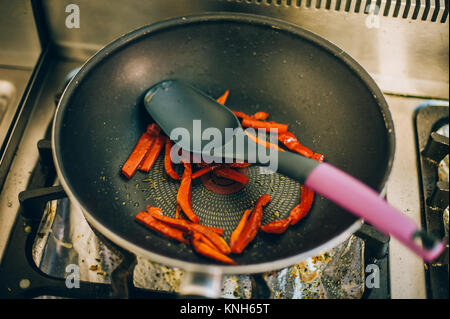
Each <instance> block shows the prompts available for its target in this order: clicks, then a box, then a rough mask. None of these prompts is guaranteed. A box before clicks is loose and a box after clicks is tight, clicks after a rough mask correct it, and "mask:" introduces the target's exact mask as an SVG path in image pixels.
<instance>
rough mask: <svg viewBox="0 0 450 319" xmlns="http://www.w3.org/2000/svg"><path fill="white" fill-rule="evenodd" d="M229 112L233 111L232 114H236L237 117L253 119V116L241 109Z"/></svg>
mask: <svg viewBox="0 0 450 319" xmlns="http://www.w3.org/2000/svg"><path fill="white" fill-rule="evenodd" d="M231 112H233V114H234V115H236V116H237V117H239V118H241V119H250V120H254V118H253V117H252V116H251V115H248V114H245V113H244V112H241V111H231Z"/></svg>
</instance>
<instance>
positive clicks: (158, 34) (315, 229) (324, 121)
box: [54, 19, 392, 265]
mask: <svg viewBox="0 0 450 319" xmlns="http://www.w3.org/2000/svg"><path fill="white" fill-rule="evenodd" d="M188 22H189V21H184V23H182V24H179V23H173V24H172V25H171V26H170V27H164V28H161V29H157V30H154V31H152V32H145V30H141V31H138V32H137V33H138V34H139V36H136V33H135V34H134V36H133V39H132V41H129V39H126V37H125V38H122V40H120V41H122V45H120V46H118V47H117V48H115V49H114V50H111V51H108V47H107V48H106V49H104V52H101V53H100V54H99V55H98V56H97V57H96V58H95V59H93V60H92V61H91V62H89V63H88V64H87V65H86V66H85V68H84V69H85V70H84V72H80V74H79V75H78V76H77V77H76V78H75V79H74V81H72V83H71V84H70V86H69V88H68V90H67V91H66V94H65V95H64V96H63V98H62V101H61V104H60V106H59V110H58V113H57V116H56V118H55V121H56V123H55V130H54V143H55V154H56V159H57V162H58V165H59V168H60V172H61V174H62V175H63V176H64V179H65V181H66V183H67V186H68V187H69V188H70V190H71V192H72V193H73V195H74V196H75V197H76V198H77V199H78V201H79V203H80V204H81V205H82V207H83V209H84V210H85V211H86V212H87V213H88V214H90V215H91V216H92V218H93V219H95V220H96V222H97V223H99V224H100V225H102V226H103V227H106V228H107V229H108V230H109V231H111V232H112V233H114V234H116V235H117V236H119V237H121V238H122V239H123V240H124V241H126V242H130V243H132V244H133V245H136V246H139V247H141V248H142V249H145V250H147V251H150V252H152V253H156V254H159V255H163V256H166V257H170V258H174V259H178V260H183V261H188V262H195V263H202V264H209V263H213V264H214V263H215V262H214V261H211V260H209V259H206V258H204V257H202V256H199V255H197V254H196V253H194V252H193V251H192V249H191V248H190V247H189V246H186V245H184V244H179V243H176V242H174V241H172V240H169V239H166V238H164V237H162V236H160V235H158V234H156V233H154V232H153V231H151V230H149V229H146V228H145V227H143V226H142V225H140V224H138V223H137V222H136V221H135V216H136V214H137V213H138V212H139V211H140V210H143V209H145V207H146V205H147V204H152V205H155V206H160V207H161V208H163V209H164V210H165V211H167V214H168V215H173V213H174V211H175V196H176V191H177V189H178V185H179V184H178V183H179V182H176V181H172V180H170V178H169V177H167V176H166V175H165V173H164V170H163V164H162V158H161V156H160V158H159V159H158V161H157V163H156V164H155V166H154V167H153V168H152V170H151V172H150V173H148V174H144V173H142V172H137V173H136V174H135V176H134V177H133V178H132V179H131V180H127V179H125V178H124V177H123V176H122V175H121V173H120V168H121V165H122V164H123V163H124V162H125V161H126V159H127V157H128V155H129V154H130V153H131V151H132V149H133V148H134V146H135V144H136V142H137V140H138V138H139V136H140V135H141V134H142V132H143V131H144V130H145V127H146V125H147V124H148V123H150V122H151V119H150V118H149V116H148V115H147V113H146V112H145V110H144V107H143V105H142V103H141V102H142V96H143V94H144V93H145V91H146V90H147V89H148V88H149V87H151V86H152V85H153V84H155V83H157V82H160V81H162V80H164V79H168V78H178V79H182V80H184V81H187V82H188V83H191V84H192V85H194V86H196V87H198V88H200V89H201V90H203V91H205V92H206V93H208V94H209V95H211V96H212V97H218V96H220V95H221V94H222V93H223V92H224V91H225V90H226V89H229V90H230V95H229V98H228V101H227V105H228V106H229V107H230V108H231V109H234V110H239V111H244V112H246V113H254V112H256V111H266V112H268V113H270V119H271V120H273V121H276V122H280V123H287V124H289V127H290V130H291V131H292V132H293V133H294V134H295V135H296V136H298V137H299V140H300V142H301V143H302V144H304V145H306V146H307V147H309V148H311V149H312V150H313V151H315V152H319V153H321V154H324V155H325V158H326V160H327V161H328V162H330V163H332V164H333V165H335V166H336V167H338V168H340V169H342V170H344V171H346V172H348V173H350V174H352V175H353V176H355V177H357V178H359V179H361V180H362V181H363V182H365V183H367V184H368V185H370V186H372V187H373V188H375V189H380V188H381V186H382V183H383V180H384V178H385V174H386V172H387V171H388V169H389V159H390V158H391V156H392V154H391V151H390V149H391V145H390V143H391V142H390V137H389V134H388V130H387V126H388V124H387V122H386V114H384V116H383V112H382V110H381V108H380V105H379V104H378V99H379V98H382V97H378V98H377V97H374V96H373V92H372V91H371V90H370V89H369V88H368V87H367V85H366V84H365V83H364V82H363V81H362V80H361V78H360V77H359V76H358V75H357V74H356V73H355V72H354V71H352V70H351V69H350V68H349V67H348V65H347V64H346V63H344V62H343V61H342V60H340V59H339V58H336V56H335V54H334V53H333V52H330V51H328V50H325V49H323V48H322V47H321V46H320V45H318V44H317V43H316V42H314V41H311V40H310V39H309V38H308V37H307V36H303V35H302V33H301V32H300V33H298V34H295V33H292V32H287V31H283V27H282V26H281V27H273V26H272V25H270V24H263V23H256V22H255V21H251V22H247V21H244V20H243V19H238V20H235V19H222V20H221V19H216V20H214V19H212V20H205V21H201V22H191V23H188ZM147 31H148V30H147ZM305 34H307V33H305ZM100 58H101V59H100ZM173 116H177V115H176V114H174V115H173ZM248 174H249V176H250V177H251V181H250V182H249V184H248V185H247V186H246V187H244V188H243V189H242V190H240V191H239V192H237V193H234V194H229V195H219V194H213V193H211V192H209V191H207V190H206V191H205V188H204V186H203V185H202V184H201V183H199V182H196V183H194V187H193V194H192V200H193V206H194V210H195V211H196V212H197V213H198V215H199V217H200V220H201V222H202V223H205V224H210V225H212V226H216V227H223V228H225V229H226V230H227V232H226V236H229V235H230V234H231V231H232V229H234V227H235V226H236V224H237V223H238V221H239V219H240V216H241V214H242V213H243V210H244V209H245V208H249V207H251V206H252V202H253V203H254V202H255V201H256V200H257V198H258V197H259V195H261V194H263V193H269V194H271V195H272V198H273V199H272V202H271V203H270V205H269V206H268V207H267V208H266V209H265V211H264V214H265V215H264V220H263V223H265V222H268V221H270V220H273V219H275V218H283V217H285V216H287V214H288V213H289V210H290V209H291V208H292V207H293V206H295V205H296V204H297V203H298V200H299V196H300V193H299V189H300V185H299V184H298V183H296V182H294V181H291V180H290V179H288V178H282V177H281V176H280V175H278V174H274V175H261V174H259V169H258V167H251V168H249V170H248ZM277 212H278V214H277ZM355 221H356V218H355V217H353V216H352V215H350V214H349V213H347V212H345V211H343V210H342V209H340V208H338V207H337V206H335V205H334V204H332V203H330V202H329V201H328V200H326V199H324V198H322V197H320V196H316V198H315V202H314V205H313V207H312V210H311V212H310V213H309V215H308V216H307V217H306V218H305V219H304V220H302V221H301V222H299V223H298V224H296V225H295V226H293V227H290V228H289V229H288V230H287V231H286V232H285V233H284V234H282V235H269V234H264V233H262V232H259V234H258V236H257V238H256V239H255V240H254V242H252V243H251V244H250V245H249V246H248V247H247V249H246V250H245V252H244V253H243V254H241V255H239V256H233V258H234V259H235V260H236V261H237V262H238V263H239V264H240V265H249V264H257V263H263V262H271V261H276V260H279V259H283V258H287V257H291V256H294V255H297V254H301V253H304V252H307V251H309V250H311V249H314V248H316V247H318V246H319V245H322V244H324V243H326V242H328V241H329V240H331V239H333V238H335V237H336V236H338V235H340V234H341V233H343V232H344V231H346V230H347V229H348V228H349V227H350V226H351V225H352V224H354V223H355ZM94 227H95V225H94Z"/></svg>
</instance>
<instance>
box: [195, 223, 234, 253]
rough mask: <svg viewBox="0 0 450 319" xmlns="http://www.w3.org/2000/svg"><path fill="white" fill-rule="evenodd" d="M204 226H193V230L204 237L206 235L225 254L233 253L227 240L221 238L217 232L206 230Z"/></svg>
mask: <svg viewBox="0 0 450 319" xmlns="http://www.w3.org/2000/svg"><path fill="white" fill-rule="evenodd" d="M202 226H203V225H200V224H192V225H191V229H192V230H193V231H194V232H199V233H201V234H202V235H204V236H205V237H206V238H208V239H209V240H210V241H211V242H212V243H213V244H214V246H216V248H217V249H218V250H219V251H221V252H222V253H223V254H225V255H228V254H229V253H230V252H231V248H230V246H228V244H227V242H226V241H225V239H223V238H222V237H221V236H219V235H218V234H217V233H216V232H214V231H212V230H209V229H206V228H205V227H202Z"/></svg>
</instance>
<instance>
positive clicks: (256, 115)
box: [252, 112, 269, 121]
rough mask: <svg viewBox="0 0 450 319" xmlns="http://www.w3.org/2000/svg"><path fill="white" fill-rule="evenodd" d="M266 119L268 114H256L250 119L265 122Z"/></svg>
mask: <svg viewBox="0 0 450 319" xmlns="http://www.w3.org/2000/svg"><path fill="white" fill-rule="evenodd" d="M268 117H269V113H266V112H256V113H255V114H253V115H252V118H254V119H255V120H260V121H264V120H267V118H268Z"/></svg>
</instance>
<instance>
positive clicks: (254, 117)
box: [232, 111, 269, 121]
mask: <svg viewBox="0 0 450 319" xmlns="http://www.w3.org/2000/svg"><path fill="white" fill-rule="evenodd" d="M232 112H233V113H234V115H236V116H237V117H239V118H241V119H250V120H258V121H264V120H266V119H267V118H268V117H269V113H266V112H256V113H255V114H253V115H248V114H246V113H244V112H241V111H232Z"/></svg>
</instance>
